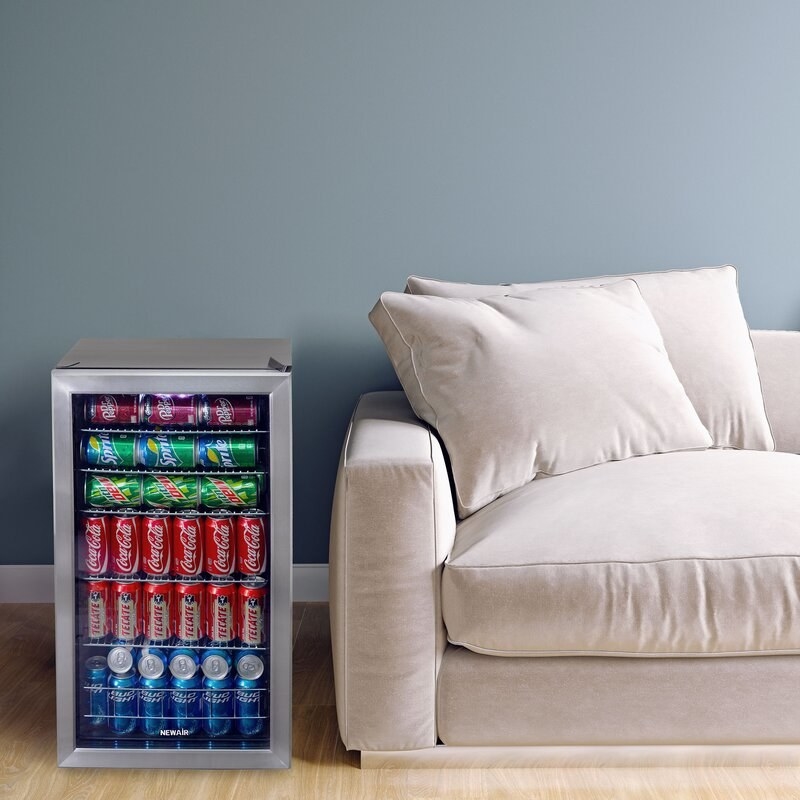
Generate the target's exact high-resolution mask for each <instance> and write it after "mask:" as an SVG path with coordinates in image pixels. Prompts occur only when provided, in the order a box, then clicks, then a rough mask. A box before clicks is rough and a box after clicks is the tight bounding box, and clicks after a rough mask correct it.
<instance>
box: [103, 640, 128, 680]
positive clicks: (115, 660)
mask: <svg viewBox="0 0 800 800" xmlns="http://www.w3.org/2000/svg"><path fill="white" fill-rule="evenodd" d="M106 662H107V663H108V668H109V669H110V670H111V671H112V672H114V673H116V674H117V675H122V674H123V673H125V672H129V671H130V670H132V669H133V648H131V647H126V646H124V645H123V646H117V647H112V648H111V649H110V650H109V651H108V656H107V657H106Z"/></svg>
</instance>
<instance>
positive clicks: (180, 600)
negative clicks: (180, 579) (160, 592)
mask: <svg viewBox="0 0 800 800" xmlns="http://www.w3.org/2000/svg"><path fill="white" fill-rule="evenodd" d="M173 592H174V595H173V608H174V611H173V619H174V624H173V631H174V632H175V635H176V636H177V637H178V639H180V641H181V643H182V644H193V645H196V644H199V642H200V640H201V639H202V638H203V636H204V635H205V613H204V612H205V595H206V592H205V587H204V586H203V584H202V583H176V584H175V588H174V590H173Z"/></svg>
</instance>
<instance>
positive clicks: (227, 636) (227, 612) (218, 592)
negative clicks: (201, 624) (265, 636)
mask: <svg viewBox="0 0 800 800" xmlns="http://www.w3.org/2000/svg"><path fill="white" fill-rule="evenodd" d="M206 593H207V598H206V634H207V635H208V638H209V639H211V641H212V643H213V644H219V645H223V644H224V645H227V644H231V643H232V642H233V640H234V639H235V638H236V599H237V598H236V594H237V593H236V584H235V583H210V584H208V587H207V589H206Z"/></svg>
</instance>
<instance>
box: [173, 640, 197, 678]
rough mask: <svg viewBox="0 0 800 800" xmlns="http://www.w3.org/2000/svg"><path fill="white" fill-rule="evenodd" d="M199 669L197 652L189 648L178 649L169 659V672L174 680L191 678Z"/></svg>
mask: <svg viewBox="0 0 800 800" xmlns="http://www.w3.org/2000/svg"><path fill="white" fill-rule="evenodd" d="M199 669H200V659H199V658H198V656H197V651H196V650H192V649H191V648H189V647H178V648H177V649H175V650H173V651H172V655H171V656H170V658H169V671H170V672H171V673H172V675H173V676H174V677H176V678H184V679H186V678H192V677H194V676H195V675H196V674H197V672H198V670H199Z"/></svg>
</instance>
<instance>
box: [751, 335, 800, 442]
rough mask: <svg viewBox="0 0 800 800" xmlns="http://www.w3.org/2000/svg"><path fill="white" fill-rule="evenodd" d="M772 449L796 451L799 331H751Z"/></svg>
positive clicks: (799, 406)
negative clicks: (771, 437) (772, 440)
mask: <svg viewBox="0 0 800 800" xmlns="http://www.w3.org/2000/svg"><path fill="white" fill-rule="evenodd" d="M750 335H751V337H752V339H753V347H754V349H755V352H756V361H757V362H758V374H759V377H760V378H761V389H762V391H763V393H764V405H765V406H766V409H767V419H768V420H769V424H770V427H771V428H772V435H773V437H774V438H775V449H776V450H780V451H781V452H782V453H800V332H798V331H751V333H750Z"/></svg>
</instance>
